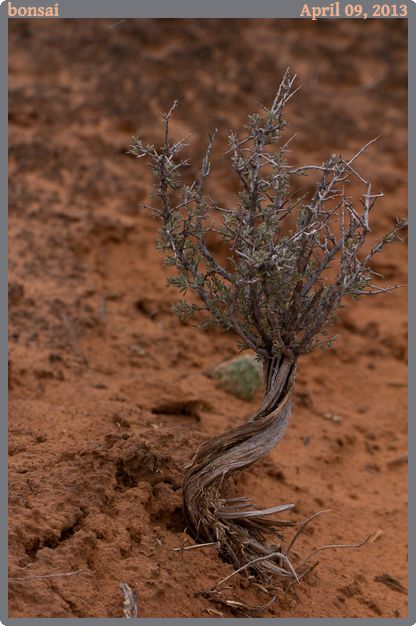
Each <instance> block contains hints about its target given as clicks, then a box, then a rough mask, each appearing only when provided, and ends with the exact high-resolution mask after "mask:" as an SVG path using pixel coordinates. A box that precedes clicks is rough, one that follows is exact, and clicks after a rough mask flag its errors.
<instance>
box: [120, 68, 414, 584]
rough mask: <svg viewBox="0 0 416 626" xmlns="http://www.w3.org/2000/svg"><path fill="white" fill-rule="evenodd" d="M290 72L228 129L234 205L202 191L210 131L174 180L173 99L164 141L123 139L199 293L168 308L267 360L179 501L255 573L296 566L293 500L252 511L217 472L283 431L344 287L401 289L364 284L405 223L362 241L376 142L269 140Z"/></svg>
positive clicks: (201, 529)
mask: <svg viewBox="0 0 416 626" xmlns="http://www.w3.org/2000/svg"><path fill="white" fill-rule="evenodd" d="M294 80H295V77H291V75H290V73H289V70H288V71H286V73H285V75H284V77H283V80H282V82H281V84H280V86H279V89H278V92H277V95H276V97H275V100H274V102H273V104H272V106H271V108H270V109H267V108H265V107H262V108H263V110H264V114H263V115H259V114H254V115H251V116H249V124H248V125H247V126H246V127H245V129H246V134H245V136H244V137H243V138H241V139H240V137H239V136H238V132H237V131H236V132H231V134H230V136H229V151H228V152H227V153H226V154H230V155H231V161H232V168H233V171H234V172H235V174H236V175H237V176H238V178H239V181H240V186H241V191H240V192H239V193H238V195H237V196H236V199H237V204H236V207H235V208H231V209H229V208H223V207H220V206H218V205H217V204H216V203H215V201H214V200H213V199H212V198H211V197H210V196H209V195H208V194H207V193H206V191H205V183H206V179H207V177H208V175H209V173H210V162H209V158H210V152H211V148H212V145H213V142H214V139H215V134H216V133H214V135H212V136H211V135H210V136H209V139H210V140H209V145H208V149H207V151H206V155H205V158H204V160H203V163H202V167H201V171H200V176H199V180H198V181H196V182H194V183H193V184H192V185H190V186H187V185H184V184H181V182H180V172H181V170H183V168H184V167H186V165H187V164H188V161H187V160H181V159H180V158H179V157H178V155H179V153H180V151H181V150H182V149H183V148H185V147H186V146H187V145H188V144H186V143H185V142H186V140H187V137H185V138H184V139H183V140H181V141H178V142H177V143H174V142H172V141H171V140H170V137H169V121H170V119H171V116H172V113H173V111H174V109H175V108H176V106H177V103H176V102H175V103H174V105H173V106H172V108H171V110H170V111H169V113H168V114H164V115H162V117H163V124H164V127H165V139H164V145H163V147H162V148H161V149H160V151H157V150H156V149H155V148H154V146H143V145H142V142H141V141H140V140H139V138H133V142H132V145H131V150H130V153H131V154H133V155H135V156H137V157H138V158H141V157H149V159H150V162H149V164H150V165H151V167H152V171H153V174H154V175H155V177H156V179H157V183H156V185H155V189H156V190H155V193H154V194H153V196H155V197H157V198H159V201H160V208H154V207H147V208H149V209H151V211H152V212H153V214H154V215H155V216H159V217H160V218H162V220H163V225H162V227H161V228H160V230H159V231H158V232H159V234H160V239H159V241H158V245H157V248H158V249H159V250H161V251H162V252H164V253H165V255H166V256H165V263H166V265H170V266H175V267H176V268H177V269H178V270H179V272H178V273H177V275H175V276H173V277H169V278H168V279H167V284H168V285H174V286H175V287H177V288H178V289H179V291H180V292H181V293H182V294H186V292H187V291H188V290H189V291H191V293H193V294H197V295H198V296H199V300H200V303H199V304H195V303H194V302H192V303H187V302H186V301H185V300H179V302H178V304H176V305H175V306H174V307H173V310H174V312H175V313H176V314H177V315H179V316H180V317H181V318H183V319H184V318H185V317H186V316H189V317H190V318H192V319H196V321H198V323H197V324H196V327H197V328H203V329H206V328H208V326H209V325H210V324H216V325H220V326H222V327H223V328H224V329H225V330H230V329H232V330H233V331H235V333H237V335H238V337H239V346H240V348H241V350H245V349H251V350H252V351H253V352H255V353H256V355H257V358H258V359H259V360H260V361H261V363H262V365H263V376H264V399H263V402H262V404H261V406H260V407H259V409H258V410H257V411H256V412H255V413H254V415H253V416H252V417H251V418H250V419H249V420H248V422H246V423H244V424H240V425H239V426H236V427H235V428H232V429H231V430H228V431H227V432H224V433H221V434H219V435H217V436H216V437H213V438H212V439H210V440H209V441H207V442H206V443H204V444H203V445H202V446H201V447H200V448H199V449H198V451H197V452H196V454H195V456H194V458H193V460H192V462H191V464H190V465H189V466H188V467H187V472H186V475H185V478H184V510H185V515H186V518H187V522H188V526H189V528H190V530H191V531H192V533H193V534H194V536H195V537H196V539H197V540H199V541H205V542H214V541H215V542H219V545H220V553H221V555H222V556H223V558H225V559H226V560H228V561H229V562H231V563H232V564H233V565H234V566H235V567H236V568H240V567H243V569H246V568H247V567H248V566H250V571H251V572H252V573H253V574H257V575H259V576H260V577H267V576H268V575H270V574H273V573H277V574H279V575H281V576H284V577H289V578H297V574H296V573H295V571H294V569H293V567H292V565H291V563H290V561H289V559H288V556H289V553H290V549H291V547H292V546H293V542H294V540H295V539H296V537H297V536H298V534H299V532H300V531H301V529H302V528H303V527H304V525H302V526H301V527H300V529H299V530H298V533H296V535H295V537H294V538H293V539H292V541H291V543H290V544H289V545H286V544H285V542H284V540H283V537H282V536H281V534H280V529H281V528H283V527H285V526H291V525H293V524H294V523H295V522H290V521H284V520H276V519H275V518H273V517H272V515H273V514H275V513H278V512H280V511H283V510H285V509H288V508H290V507H292V506H294V505H283V506H277V507H274V508H270V509H266V510H261V511H260V510H253V508H252V507H253V504H252V503H251V500H250V499H249V498H243V497H241V498H234V499H227V497H226V496H225V495H223V493H222V486H223V483H224V480H225V479H226V478H228V477H229V476H230V475H232V474H234V473H235V472H239V471H241V470H243V469H245V468H248V467H250V466H251V465H252V464H253V463H255V462H256V461H257V460H259V459H260V458H262V457H263V456H264V455H266V454H267V453H268V452H270V451H271V450H272V449H273V448H274V447H275V446H276V445H277V444H278V443H279V441H280V440H281V439H282V437H283V435H284V433H285V430H286V427H287V425H288V421H289V418H290V415H291V398H292V393H293V389H294V385H295V378H296V367H297V362H298V359H299V357H301V356H302V355H303V354H307V353H308V352H310V351H311V350H314V349H316V348H328V347H330V346H331V345H332V343H333V342H334V341H335V340H336V337H335V336H332V337H331V336H328V335H329V328H330V326H331V325H332V323H333V321H334V319H335V318H336V316H337V312H338V311H339V309H340V308H342V307H343V306H344V305H343V304H342V303H343V301H344V298H345V297H347V296H350V297H351V298H354V299H359V297H360V296H363V295H369V294H381V293H386V292H389V291H391V290H392V289H395V288H396V287H395V286H388V287H385V288H381V287H378V286H376V285H373V283H372V276H373V272H372V271H371V269H370V267H369V265H368V263H369V261H370V260H371V258H372V257H373V256H374V255H375V254H378V253H379V252H381V250H382V249H383V248H384V246H385V245H386V244H387V243H396V241H397V240H399V241H401V239H400V238H399V236H398V232H399V230H400V229H401V228H403V227H404V226H405V225H406V221H405V220H398V221H397V225H396V226H395V227H394V228H392V232H391V233H390V234H386V235H385V236H384V237H383V238H382V240H381V241H379V242H375V243H374V244H373V246H372V247H371V248H368V246H367V247H366V248H364V244H365V242H366V240H367V237H368V235H369V234H370V232H371V231H370V225H369V217H370V211H371V210H372V209H373V207H374V204H375V202H376V200H377V198H379V197H380V196H382V195H383V194H382V193H373V192H372V189H371V183H370V182H367V181H366V180H364V178H362V176H361V175H360V174H359V173H358V171H357V170H356V161H357V159H358V157H359V156H360V155H361V154H362V153H363V152H364V151H365V150H366V149H367V148H368V147H369V146H370V145H371V144H372V143H373V141H370V142H369V143H368V144H367V145H366V146H364V147H363V148H362V149H361V150H360V151H359V152H358V153H357V154H356V155H355V156H353V157H352V158H350V159H344V158H343V157H342V156H336V155H332V156H331V157H330V158H329V160H328V161H327V162H326V163H324V164H323V165H322V166H314V165H312V166H307V165H305V166H303V167H301V168H295V169H293V168H291V167H290V165H288V164H287V162H286V159H285V153H287V152H288V151H289V150H288V144H289V141H287V142H286V143H284V144H283V145H280V147H279V146H278V144H281V143H282V137H283V131H284V128H285V126H286V125H287V122H286V121H285V118H284V111H285V106H286V104H287V102H288V101H289V99H290V98H291V97H292V95H293V94H294V93H295V92H294V90H293V83H294ZM374 141H375V140H374ZM313 172H315V173H317V174H318V182H317V183H316V189H315V191H314V193H313V194H311V196H312V197H308V194H305V195H303V196H299V193H298V192H296V191H295V192H292V191H291V189H292V188H293V186H292V181H293V180H294V178H295V177H298V176H307V175H309V174H311V173H313ZM352 178H355V179H356V180H357V181H358V182H359V184H362V186H363V194H362V197H361V198H360V206H359V207H356V208H354V205H353V201H352V199H351V198H350V197H348V196H347V195H346V193H345V189H344V187H345V185H347V184H348V183H349V182H350V180H351V179H352ZM215 212H217V213H215ZM219 213H221V214H222V224H221V226H220V227H217V225H216V222H215V221H214V220H213V219H212V216H213V215H214V214H216V215H218V214H219ZM288 222H289V226H290V228H288V227H287V223H288ZM212 232H214V233H218V235H219V236H221V238H222V241H223V243H224V244H226V245H228V249H229V251H230V257H229V262H230V267H232V270H229V269H226V267H225V266H224V265H221V264H220V263H219V262H218V261H217V260H216V259H215V258H214V256H213V254H211V252H210V250H209V246H208V244H207V235H208V234H210V233H212ZM364 250H366V251H365V252H364ZM200 312H205V313H204V316H205V317H202V316H201V314H200ZM207 314H208V315H207ZM195 316H197V317H196V318H195ZM198 317H199V319H198ZM201 318H202V321H201ZM307 521H309V520H307ZM266 534H274V535H276V536H277V537H278V539H279V543H277V544H274V545H269V544H268V543H267V542H266V539H265V535H266ZM308 558H309V557H308ZM305 561H306V559H305ZM305 561H304V562H305ZM304 562H303V563H301V565H300V566H299V568H302V566H303V564H304ZM299 568H298V570H299ZM305 573H306V572H305Z"/></svg>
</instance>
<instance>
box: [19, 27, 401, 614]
mask: <svg viewBox="0 0 416 626" xmlns="http://www.w3.org/2000/svg"><path fill="white" fill-rule="evenodd" d="M120 21H121V20H117V19H114V20H106V19H96V20H95V19H80V20H76V19H59V20H54V19H50V20H37V19H32V20H25V19H10V20H9V52H10V54H9V91H10V108H9V192H10V202H9V215H10V218H9V252H10V261H9V312H10V323H9V388H10V393H9V428H10V432H9V455H10V472H9V481H10V490H9V519H10V531H9V577H11V578H13V579H14V580H11V581H10V582H9V591H10V602H9V616H10V617H16V618H17V617H19V618H27V617H42V618H66V617H68V618H69V617H79V618H86V617H92V618H108V617H123V608H122V603H123V593H122V591H121V589H120V587H119V584H120V583H121V582H126V583H128V584H129V585H130V586H131V588H132V589H134V590H137V592H138V607H139V617H148V618H162V617H184V618H190V617H205V618H217V617H220V616H221V615H222V616H223V617H226V618H233V617H244V615H245V614H244V611H243V612H241V611H238V610H232V609H231V608H230V607H224V606H221V605H215V604H214V603H212V602H210V601H209V600H208V599H206V598H204V597H202V596H197V597H195V596H194V593H195V592H198V591H201V590H204V589H209V588H211V587H212V586H213V585H214V584H215V583H216V582H218V581H220V580H221V579H222V578H224V577H225V576H226V575H228V574H229V573H230V572H231V571H232V567H231V565H229V564H226V563H223V562H222V561H221V560H220V559H219V557H218V555H217V552H216V550H215V549H212V548H206V549H199V550H190V551H185V552H184V553H183V554H181V552H175V551H174V550H173V549H174V548H177V547H181V546H182V545H192V543H193V540H192V539H191V538H190V537H188V536H187V535H186V533H185V530H186V523H185V519H184V516H183V508H182V479H183V474H184V469H183V467H184V465H185V464H186V463H189V461H190V460H191V458H192V456H193V454H194V452H195V450H196V448H197V446H198V445H200V444H201V443H202V442H203V441H205V440H206V439H207V438H208V437H211V436H213V435H215V434H217V433H220V432H222V431H223V430H225V429H228V428H231V427H233V426H235V425H236V424H237V423H240V422H242V421H243V420H246V419H248V418H249V417H250V416H251V415H252V414H253V412H254V411H255V410H256V409H257V407H258V406H259V403H260V402H261V398H262V392H261V390H259V392H258V394H257V395H256V397H255V398H254V400H253V401H252V402H250V403H248V402H244V401H242V400H239V399H236V398H234V397H233V396H232V395H230V394H228V393H226V392H225V391H223V390H222V389H221V387H220V386H219V383H218V381H215V380H213V379H211V378H209V377H208V376H207V373H208V372H209V369H210V368H211V367H213V366H214V365H217V364H218V363H220V362H221V361H222V360H223V359H226V358H229V357H232V356H234V355H236V354H237V349H236V337H235V335H233V334H232V333H224V332H222V331H221V330H219V329H217V328H212V329H210V330H209V331H207V332H203V331H195V330H194V329H193V328H192V324H191V323H188V322H187V323H182V322H181V321H180V320H179V319H178V318H176V317H175V316H174V315H173V314H172V313H171V310H170V309H171V306H172V304H173V303H174V302H175V301H176V300H177V297H178V294H177V293H176V292H175V291H174V290H173V289H166V288H165V286H164V285H165V277H166V271H167V270H170V269H171V268H165V267H164V265H163V257H162V255H161V254H160V253H158V252H157V251H156V250H155V249H154V246H155V243H156V240H157V232H156V229H157V227H158V224H157V221H155V220H153V219H152V217H151V216H150V214H149V212H148V211H147V210H146V209H144V208H141V207H139V203H149V202H153V201H150V200H149V194H150V193H151V191H152V185H153V180H152V176H151V171H150V168H149V167H146V166H145V165H144V163H143V161H137V160H135V159H134V158H133V157H132V156H130V155H127V154H126V152H127V151H128V149H129V142H130V140H131V136H132V135H137V134H139V135H140V137H141V139H142V140H143V141H144V142H145V143H146V144H147V143H152V144H155V145H156V146H160V145H162V136H163V135H162V131H163V126H162V119H161V117H160V115H159V113H160V112H167V111H168V110H169V109H170V107H171V106H172V104H173V101H174V100H178V101H179V108H178V109H177V111H176V112H175V115H174V118H173V122H172V133H173V138H174V139H181V138H182V137H183V136H185V135H186V134H188V133H193V136H192V137H191V138H190V139H189V142H190V144H191V146H190V147H189V148H188V149H187V150H186V155H185V156H186V157H188V156H190V157H192V162H191V166H190V168H189V171H188V174H187V176H188V177H189V179H190V180H193V179H194V178H195V177H196V176H197V174H198V171H199V167H200V163H201V160H202V158H203V155H204V151H205V149H206V145H207V135H206V133H207V132H213V131H214V130H215V128H218V140H217V141H216V145H215V148H214V150H213V153H212V159H211V160H212V174H211V180H210V183H209V185H208V190H209V191H210V193H211V194H212V195H213V196H214V197H215V199H216V201H217V202H218V203H219V204H222V205H224V206H226V205H227V206H232V205H233V203H234V201H235V199H234V195H235V194H236V193H237V192H238V183H237V181H236V179H235V178H234V176H233V174H232V173H231V168H230V161H229V157H224V158H223V159H222V160H221V159H220V158H219V157H221V155H222V153H223V152H224V151H225V150H226V149H227V136H228V130H229V129H234V128H235V127H237V126H239V127H240V128H241V129H243V125H244V124H245V123H246V120H247V115H249V114H251V113H253V112H255V111H259V108H258V106H257V105H256V101H257V102H261V103H262V104H265V105H266V106H270V105H271V103H272V101H273V98H274V95H275V93H276V90H277V87H278V85H279V83H280V80H281V78H282V76H283V73H284V71H285V69H286V68H287V67H289V66H290V68H291V71H292V73H297V74H298V78H297V80H296V84H297V85H302V88H301V89H300V91H299V92H298V93H297V94H296V95H295V96H294V97H293V98H292V100H291V102H290V105H289V107H288V110H287V115H286V118H287V120H288V121H289V122H290V127H289V128H288V129H286V131H285V132H286V135H287V138H289V137H290V136H291V135H292V134H295V133H299V134H298V135H297V136H296V138H295V139H294V140H293V142H292V144H291V148H292V150H293V152H292V153H291V154H289V155H288V160H289V162H290V163H291V164H293V165H294V166H297V165H303V164H305V163H306V164H317V165H320V164H321V163H322V162H324V161H325V160H327V159H328V158H329V156H330V155H331V154H333V153H341V154H342V155H343V156H344V157H351V156H352V155H353V154H354V153H355V152H357V151H358V150H359V149H360V148H361V147H362V146H363V145H364V144H365V143H366V142H368V141H369V140H371V139H373V138H375V137H377V136H379V135H381V137H380V138H379V139H378V141H377V142H376V144H375V145H373V146H372V147H371V148H370V149H369V150H368V151H367V152H366V153H365V154H363V156H362V158H361V159H360V164H361V165H360V168H361V169H360V172H361V174H362V176H364V177H365V178H367V179H370V180H371V182H372V184H373V187H372V190H373V191H374V192H376V193H377V192H379V191H382V192H383V193H384V197H383V198H382V199H380V200H379V201H378V202H377V204H376V207H375V209H374V212H373V213H374V214H373V215H372V229H373V232H372V237H373V239H379V240H380V238H381V237H382V236H383V234H384V233H385V232H389V231H390V229H391V227H392V226H393V225H394V224H395V221H396V217H402V216H405V215H406V210H407V22H406V21H405V20H399V19H398V20H394V19H379V20H377V19H372V20H366V21H364V20H358V19H357V20H349V19H340V20H326V19H324V20H318V21H316V22H312V21H311V20H300V19H296V20H290V19H280V20H279V19H276V20H275V19H258V20H251V19H231V20H230V19H187V20H183V19H176V20H172V19H146V20H141V19H137V20H134V19H126V20H123V21H122V23H119V22H120ZM305 181H306V184H307V185H306V187H304V189H306V190H307V189H308V188H309V189H313V181H312V180H310V182H309V179H302V183H304V182H305ZM362 191H363V189H360V188H359V187H358V186H357V185H352V187H351V193H352V194H354V195H356V194H360V193H362ZM211 244H212V249H213V250H214V251H215V253H216V254H217V255H218V256H219V258H224V259H225V256H226V253H225V251H224V250H222V248H221V244H219V243H218V242H217V241H214V240H213V241H212V242H211ZM406 246H407V244H406V245H398V246H396V247H394V246H391V247H390V248H388V249H386V251H385V253H384V254H383V255H382V256H380V258H376V259H375V260H374V263H373V269H374V270H376V271H377V272H379V273H380V274H382V275H383V276H384V278H378V279H377V284H379V285H380V286H387V285H388V284H406V282H407V278H406V271H407V270H406V268H407V261H406V258H407V257H406V249H407V248H406ZM406 297H407V289H406V288H403V289H399V290H396V291H394V292H393V293H391V294H386V295H381V296H378V297H363V298H362V299H361V301H360V302H355V301H351V302H349V303H347V304H348V306H347V308H346V309H344V310H343V311H342V315H341V317H340V319H339V320H338V321H337V323H336V328H335V330H336V332H339V334H340V337H339V341H338V343H337V344H336V345H335V347H334V348H333V349H331V350H327V351H321V350H319V351H316V352H313V353H311V354H310V355H308V356H307V357H303V358H302V359H301V361H300V363H299V370H298V371H299V374H298V378H297V383H296V392H295V402H294V409H293V413H292V418H291V421H290V424H289V427H288V430H287V432H286V435H285V437H284V439H283V440H282V442H281V443H280V445H279V446H278V447H277V448H276V449H275V450H274V451H273V452H272V453H271V454H270V455H268V456H267V457H265V458H264V459H263V460H262V461H260V462H259V463H257V465H255V466H254V467H253V468H252V469H251V470H249V471H247V472H244V473H243V474H241V475H240V476H239V477H238V478H237V479H236V480H235V481H234V484H233V485H232V486H231V487H230V489H231V488H232V489H233V491H234V493H238V494H241V495H245V496H251V497H254V498H255V501H256V503H257V504H258V505H260V506H262V507H271V506H277V505H280V504H289V503H293V504H295V505H296V506H295V508H294V509H292V510H290V511H288V512H286V513H285V515H286V516H287V519H295V520H298V522H299V523H301V522H302V521H304V520H305V519H306V518H308V517H309V516H311V515H312V514H314V513H316V512H317V511H320V510H327V509H330V511H331V512H330V513H325V514H324V515H321V516H319V517H318V518H317V519H316V520H314V522H313V523H311V524H310V525H309V527H308V528H307V530H306V531H305V532H304V533H303V534H302V535H301V536H300V538H299V540H298V543H297V548H298V553H299V556H300V557H302V555H303V556H306V555H307V554H309V552H310V551H312V550H314V549H316V548H318V547H320V546H323V545H330V544H340V543H342V544H343V543H346V544H354V543H359V542H361V541H363V540H364V539H365V538H366V537H367V536H368V535H370V534H371V535H372V538H371V540H370V541H369V542H368V543H367V544H366V545H365V546H363V547H362V548H359V549H354V548H352V549H344V550H341V549H338V550H333V549H331V550H326V551H322V552H320V553H319V554H318V555H317V556H316V559H319V561H320V563H319V565H318V567H317V568H316V569H315V570H314V571H313V572H312V573H311V574H310V575H309V576H308V577H307V578H306V579H304V580H302V582H301V584H300V585H294V586H292V587H291V589H290V590H285V588H284V586H283V585H282V584H281V582H280V581H277V582H276V585H277V587H279V588H278V589H277V590H276V592H275V593H276V596H277V599H276V602H275V603H273V604H272V605H271V606H270V607H269V608H268V609H267V610H266V611H264V612H263V613H261V616H263V617H265V618H270V617H281V618H294V617H297V618H303V617H318V618H343V617H356V618H366V617H369V618H371V617H373V618H379V617H381V618H391V617H406V616H407V594H406V587H407V462H406V457H405V456H404V455H406V453H407V413H406V400H407V309H406ZM291 532H293V531H291ZM291 532H289V533H288V535H287V536H288V537H290V536H291ZM184 533H185V534H184ZM312 562H313V559H312ZM78 570H82V572H80V573H79V574H77V575H72V576H64V577H52V578H31V577H36V576H45V575H52V574H54V575H55V574H65V573H71V572H77V571H78ZM19 578H28V579H29V580H27V581H22V580H16V579H19ZM237 579H239V580H237ZM391 579H393V582H392V581H391ZM239 581H240V582H239ZM394 581H395V582H394ZM230 583H233V584H234V585H235V588H234V589H233V590H231V591H229V594H233V595H232V596H231V595H230V596H229V597H233V598H234V599H239V600H240V601H243V602H245V603H247V604H249V605H256V606H260V605H264V604H265V603H267V602H268V601H269V599H270V596H268V595H267V594H265V593H264V592H263V591H262V590H261V589H259V588H258V587H257V588H256V587H255V586H252V585H250V586H248V587H247V581H246V580H244V579H240V578H239V576H236V577H235V578H234V579H231V581H230ZM243 583H244V584H243Z"/></svg>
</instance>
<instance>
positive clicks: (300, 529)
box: [287, 509, 331, 553]
mask: <svg viewBox="0 0 416 626" xmlns="http://www.w3.org/2000/svg"><path fill="white" fill-rule="evenodd" d="M330 512H331V511H330V510H329V509H328V510H327V511H319V512H318V513H315V515H312V516H311V517H310V518H309V519H307V520H306V522H303V524H301V525H300V526H299V528H298V530H297V531H296V534H295V535H294V537H293V539H292V541H291V542H290V543H289V545H288V547H287V552H288V553H289V552H290V549H291V548H292V547H293V545H294V543H295V541H296V539H297V538H298V537H299V535H300V534H301V532H302V531H303V530H304V528H305V526H306V524H309V522H310V521H312V520H313V519H314V518H315V517H318V515H322V513H330Z"/></svg>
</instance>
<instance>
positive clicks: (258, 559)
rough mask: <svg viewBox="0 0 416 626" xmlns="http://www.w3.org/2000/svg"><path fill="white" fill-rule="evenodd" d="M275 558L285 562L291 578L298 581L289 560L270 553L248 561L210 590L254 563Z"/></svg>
mask: <svg viewBox="0 0 416 626" xmlns="http://www.w3.org/2000/svg"><path fill="white" fill-rule="evenodd" d="M275 557H279V558H280V559H282V560H283V561H285V562H286V563H287V564H288V565H289V567H290V569H291V570H292V573H293V576H294V577H295V578H296V580H298V575H297V574H296V572H295V570H294V569H293V567H292V564H291V562H290V561H289V559H288V558H287V556H285V555H284V554H282V553H281V552H272V554H267V555H266V556H260V557H258V558H257V559H254V561H250V563H246V564H245V565H243V566H242V567H240V568H239V569H237V570H235V572H232V574H229V576H226V577H225V578H223V580H220V582H219V583H217V584H216V585H214V587H213V588H212V590H214V589H216V588H217V587H218V586H219V585H222V584H223V583H225V582H226V581H227V580H229V579H230V578H232V577H233V576H235V575H236V574H239V573H240V572H243V571H244V570H245V569H247V568H248V567H252V566H253V565H254V564H255V563H259V562H260V561H266V560H267V559H273V558H275Z"/></svg>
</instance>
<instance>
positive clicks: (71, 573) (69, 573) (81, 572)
mask: <svg viewBox="0 0 416 626" xmlns="http://www.w3.org/2000/svg"><path fill="white" fill-rule="evenodd" d="M29 565H30V564H29ZM27 567H28V566H27ZM78 574H85V576H92V574H91V572H84V570H82V569H79V570H77V571H76V572H68V573H67V574H45V575H44V576H25V577H24V578H15V577H13V578H8V579H7V580H31V579H33V578H57V577H58V576H77V575H78Z"/></svg>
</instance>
